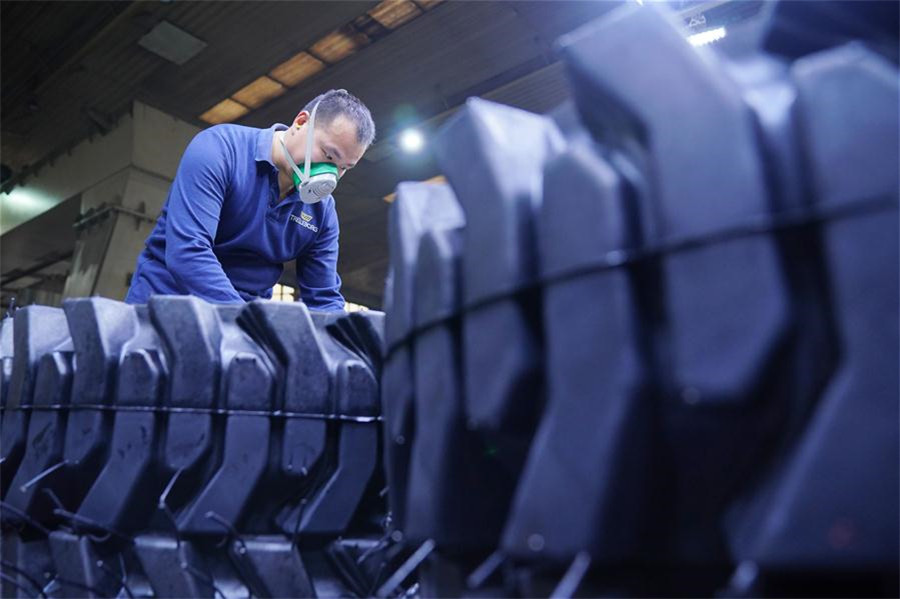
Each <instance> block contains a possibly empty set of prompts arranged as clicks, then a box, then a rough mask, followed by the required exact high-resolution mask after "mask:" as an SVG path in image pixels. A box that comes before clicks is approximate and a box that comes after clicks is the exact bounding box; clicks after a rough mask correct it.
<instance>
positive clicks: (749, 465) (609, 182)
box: [382, 2, 900, 597]
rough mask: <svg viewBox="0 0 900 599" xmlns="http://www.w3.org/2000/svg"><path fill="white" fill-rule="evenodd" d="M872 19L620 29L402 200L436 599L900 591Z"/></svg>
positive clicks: (832, 9) (399, 399)
mask: <svg viewBox="0 0 900 599" xmlns="http://www.w3.org/2000/svg"><path fill="white" fill-rule="evenodd" d="M850 4H851V5H853V4H856V5H857V6H855V7H854V6H850V7H849V8H848V6H846V5H844V4H841V3H836V2H822V3H790V4H787V5H780V6H775V7H773V6H771V5H770V6H767V7H766V8H765V12H766V15H764V20H763V21H762V24H757V25H756V26H754V27H752V28H749V29H748V33H747V34H746V36H747V37H745V38H744V39H735V40H729V41H730V43H731V44H732V46H731V48H730V49H728V50H729V51H728V52H727V53H726V52H717V51H715V50H713V49H710V48H708V47H706V48H696V47H693V46H692V45H690V44H689V43H688V41H687V40H686V38H685V36H684V34H683V33H682V31H681V30H680V29H679V26H678V24H677V23H675V21H674V20H672V19H670V17H669V15H668V14H666V13H664V12H662V11H660V10H657V9H655V8H654V7H652V6H638V5H637V4H634V5H629V6H627V7H622V8H619V9H617V10H616V11H614V12H613V13H610V14H609V15H608V16H606V17H604V18H603V19H601V20H599V21H597V22H594V23H590V24H588V25H585V26H584V27H583V28H581V29H580V30H577V31H575V32H573V33H571V34H569V35H567V36H565V37H564V38H563V39H561V40H560V43H559V46H560V49H561V53H562V56H563V59H564V60H565V62H566V65H567V67H568V73H569V76H570V81H571V87H572V92H573V98H574V102H573V103H572V104H571V105H568V106H564V107H562V108H561V109H560V110H559V111H558V112H557V113H555V114H554V115H553V116H552V117H548V116H542V115H536V114H530V113H526V112H523V111H520V110H517V109H514V108H510V107H505V106H501V105H496V104H492V103H489V102H485V101H481V100H477V99H472V100H469V101H468V103H467V104H466V105H465V107H464V108H463V109H462V110H461V111H460V112H459V113H458V114H457V115H456V116H455V117H454V118H453V119H452V121H451V122H449V123H448V124H447V125H446V126H445V127H444V129H443V130H442V132H441V133H440V135H439V137H438V139H436V140H435V142H434V145H435V148H436V153H437V157H438V163H439V166H440V168H441V170H442V171H443V173H444V174H445V175H446V177H447V180H448V184H443V185H434V184H416V183H405V184H401V185H400V186H399V187H398V193H397V200H396V202H395V203H394V204H393V206H392V208H391V214H390V220H389V228H390V244H391V247H390V253H391V273H390V277H389V280H388V283H387V287H386V312H387V319H386V327H385V338H386V351H387V353H386V358H385V365H384V372H383V379H382V397H383V408H384V414H385V435H386V438H385V441H386V443H385V445H386V447H385V450H386V455H385V460H386V461H385V464H386V470H387V475H388V479H389V490H390V493H389V495H390V506H391V511H392V514H393V518H394V521H395V524H396V525H397V526H398V527H399V529H400V530H401V531H402V532H403V534H404V536H405V538H406V539H407V541H409V542H410V543H411V544H412V545H413V546H414V547H418V550H417V551H416V552H415V553H414V554H413V558H415V563H412V564H410V566H418V568H419V573H420V575H419V577H418V581H419V584H420V585H421V586H420V587H419V588H420V589H421V590H422V591H423V592H424V593H425V594H428V595H435V596H455V595H467V596H477V595H479V594H487V595H504V596H513V595H520V596H546V595H553V596H563V597H564V596H571V595H572V594H583V595H585V596H609V595H610V594H612V595H614V596H622V595H654V596H672V595H685V594H688V595H696V594H706V595H709V594H714V593H727V594H730V595H737V596H740V595H745V596H759V595H772V594H774V595H791V594H796V593H804V594H809V593H812V594H826V595H831V594H838V595H844V594H848V593H856V594H863V595H882V594H884V595H895V594H896V593H897V592H898V590H897V567H898V515H900V514H898V509H900V508H898V506H900V498H898V487H900V481H898V455H900V453H898V452H900V445H898V436H900V434H898V429H900V427H898V401H897V399H898V395H900V391H898V361H900V356H898V271H900V266H898V212H897V208H898V170H897V169H898V166H897V165H898V163H900V157H898V111H897V107H898V70H897V64H896V62H895V61H896V45H895V44H894V41H895V40H891V39H888V42H887V45H886V46H885V45H884V43H883V42H884V41H885V40H884V38H883V36H882V35H881V32H882V31H883V30H888V35H894V36H895V35H896V25H895V24H894V25H891V23H895V20H896V8H897V7H896V4H894V3H850ZM842 11H843V12H842ZM873 11H874V13H873ZM884 12H886V14H887V19H888V20H887V21H886V22H885V21H883V19H882V17H881V16H880V13H884ZM798 13H800V19H799V21H798V20H797V16H798ZM879 19H882V21H881V22H879ZM891 19H894V20H893V21H891ZM867 24H868V25H867ZM869 25H871V26H869ZM867 32H868V33H870V34H871V35H869V36H868V37H866V35H864V34H866V33H867ZM854 38H859V39H856V40H854ZM885 47H887V48H888V52H887V53H886V54H887V56H885V53H884V52H882V50H883V49H884V48H885ZM892 53H893V54H892ZM411 571H412V570H411V567H410V568H408V569H407V572H411ZM413 580H414V577H413V576H410V577H409V578H408V579H407V580H406V581H405V582H403V585H406V586H407V587H408V586H409V585H411V584H413ZM398 582H400V581H398ZM401 586H402V585H401ZM398 592H399V591H398Z"/></svg>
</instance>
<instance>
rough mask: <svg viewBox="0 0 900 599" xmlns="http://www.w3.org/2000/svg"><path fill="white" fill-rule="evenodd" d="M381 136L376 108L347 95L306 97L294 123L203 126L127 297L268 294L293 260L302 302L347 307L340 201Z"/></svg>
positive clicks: (234, 298) (238, 298) (218, 299)
mask: <svg viewBox="0 0 900 599" xmlns="http://www.w3.org/2000/svg"><path fill="white" fill-rule="evenodd" d="M374 137H375V124H374V123H373V121H372V116H371V114H370V113H369V110H368V108H366V106H365V105H364V104H363V103H362V102H361V101H360V100H359V99H358V98H356V97H355V96H353V95H352V94H350V93H348V92H347V91H346V90H342V89H341V90H331V91H328V92H326V93H324V94H322V95H320V96H318V97H317V98H315V99H314V100H312V101H311V102H309V103H308V104H307V105H306V106H305V107H304V108H303V110H302V111H301V112H300V114H298V115H297V117H296V118H295V119H294V122H293V123H292V125H291V126H290V127H287V126H285V125H282V124H275V125H273V126H272V127H269V128H268V129H255V128H251V127H243V126H240V125H233V124H223V125H215V126H213V127H210V128H208V129H205V130H204V131H201V132H200V133H198V134H197V135H196V136H195V137H194V139H193V140H192V141H191V143H190V144H188V147H187V149H186V150H185V152H184V155H183V156H182V158H181V163H180V164H179V166H178V171H177V172H176V174H175V180H174V181H173V182H172V187H171V188H170V190H169V196H168V199H167V200H166V203H165V205H164V206H163V209H162V212H161V214H160V215H159V220H158V221H157V223H156V227H155V228H154V229H153V231H152V232H151V233H150V236H149V237H148V238H147V241H146V244H145V248H144V250H143V252H141V254H140V256H138V260H137V268H136V269H135V273H134V276H133V277H132V280H131V287H130V288H129V290H128V295H127V296H126V297H125V301H126V302H128V303H132V304H143V303H146V302H147V300H148V299H149V298H150V296H152V295H156V294H175V295H193V296H196V297H200V298H202V299H204V300H206V301H209V302H214V303H238V302H244V301H250V300H254V299H269V298H271V297H272V288H273V286H274V285H275V283H277V282H278V280H279V278H280V277H281V273H282V270H283V264H284V263H285V262H289V261H291V260H296V264H297V287H298V289H299V291H300V298H301V299H302V300H303V302H304V303H306V305H307V306H309V307H310V308H311V309H315V310H342V309H343V308H344V299H343V297H342V296H341V293H340V287H341V279H340V277H339V276H338V273H337V259H338V230H339V228H338V217H337V212H336V211H335V203H334V198H333V197H332V195H331V194H332V192H333V191H334V189H335V187H336V186H337V183H338V181H339V180H340V178H341V177H342V176H343V175H344V174H345V173H346V172H347V171H348V170H350V169H351V168H353V167H354V166H355V165H356V164H357V163H358V162H359V160H360V159H361V158H362V156H363V154H364V153H365V151H366V149H367V148H368V147H369V145H370V144H371V143H372V140H373V139H374ZM301 165H302V166H301Z"/></svg>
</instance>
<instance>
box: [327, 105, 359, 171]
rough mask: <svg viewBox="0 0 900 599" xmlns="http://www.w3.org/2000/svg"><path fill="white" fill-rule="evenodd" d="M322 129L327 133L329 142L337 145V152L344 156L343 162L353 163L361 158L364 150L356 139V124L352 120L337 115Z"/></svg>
mask: <svg viewBox="0 0 900 599" xmlns="http://www.w3.org/2000/svg"><path fill="white" fill-rule="evenodd" d="M324 129H325V130H326V131H327V135H328V139H329V141H331V143H334V144H338V145H339V147H338V151H340V152H341V153H342V154H345V155H344V159H345V160H351V161H354V162H355V161H356V160H359V159H360V158H361V157H362V154H363V153H364V152H365V148H364V147H363V146H362V144H360V143H359V140H358V139H357V137H356V135H357V131H356V123H354V122H353V121H352V120H350V119H349V118H347V117H345V116H343V115H338V116H336V117H334V120H333V121H331V122H330V123H329V124H328V125H327V126H326V127H325V128H324Z"/></svg>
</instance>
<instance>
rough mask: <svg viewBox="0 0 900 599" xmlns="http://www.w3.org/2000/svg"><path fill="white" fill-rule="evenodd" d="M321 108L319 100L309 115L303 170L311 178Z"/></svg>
mask: <svg viewBox="0 0 900 599" xmlns="http://www.w3.org/2000/svg"><path fill="white" fill-rule="evenodd" d="M318 109H319V102H316V105H315V106H313V109H312V114H310V115H309V133H308V134H307V135H306V161H305V162H304V164H303V172H304V173H306V177H307V178H309V165H310V159H311V158H312V152H313V137H314V136H315V134H316V129H315V127H316V111H317V110H318Z"/></svg>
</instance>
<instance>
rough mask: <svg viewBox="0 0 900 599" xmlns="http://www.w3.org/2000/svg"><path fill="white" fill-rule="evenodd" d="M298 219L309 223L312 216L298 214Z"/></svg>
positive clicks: (302, 213)
mask: <svg viewBox="0 0 900 599" xmlns="http://www.w3.org/2000/svg"><path fill="white" fill-rule="evenodd" d="M300 218H302V219H303V220H305V221H306V222H309V221H311V220H312V214H307V213H305V212H301V213H300Z"/></svg>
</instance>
